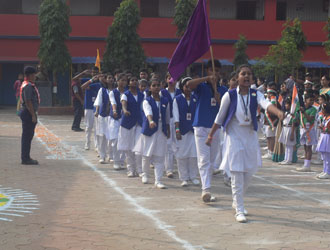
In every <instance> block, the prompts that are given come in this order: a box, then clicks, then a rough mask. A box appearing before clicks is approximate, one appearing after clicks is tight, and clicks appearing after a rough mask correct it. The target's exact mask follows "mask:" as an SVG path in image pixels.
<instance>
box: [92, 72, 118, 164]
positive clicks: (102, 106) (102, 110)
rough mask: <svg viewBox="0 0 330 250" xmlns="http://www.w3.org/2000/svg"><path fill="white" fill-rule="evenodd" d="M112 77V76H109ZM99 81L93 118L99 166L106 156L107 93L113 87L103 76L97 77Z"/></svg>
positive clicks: (108, 103) (108, 101) (108, 102)
mask: <svg viewBox="0 0 330 250" xmlns="http://www.w3.org/2000/svg"><path fill="white" fill-rule="evenodd" d="M110 76H111V77H112V75H110ZM99 81H100V83H101V84H102V87H101V88H100V90H99V92H98V94H97V97H96V100H95V103H94V106H95V107H96V111H95V117H96V118H97V119H98V122H97V125H96V135H97V137H98V140H97V142H98V145H97V149H98V153H99V156H100V160H99V162H100V163H101V164H105V163H106V156H107V151H109V150H108V138H109V134H108V133H109V129H108V125H109V106H110V99H109V93H110V91H111V89H112V87H113V81H112V82H111V81H107V78H106V76H105V75H103V74H101V75H99Z"/></svg>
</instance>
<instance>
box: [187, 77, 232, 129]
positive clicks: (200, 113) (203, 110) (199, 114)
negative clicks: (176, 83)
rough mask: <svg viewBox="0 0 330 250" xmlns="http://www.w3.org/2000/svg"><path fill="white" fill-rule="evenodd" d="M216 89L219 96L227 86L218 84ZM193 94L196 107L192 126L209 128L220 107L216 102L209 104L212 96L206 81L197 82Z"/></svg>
mask: <svg viewBox="0 0 330 250" xmlns="http://www.w3.org/2000/svg"><path fill="white" fill-rule="evenodd" d="M217 90H218V92H219V93H220V98H222V96H223V95H224V94H225V93H226V92H227V88H226V87H223V86H218V87H217ZM194 94H195V95H196V97H197V107H196V113H195V119H194V122H193V127H204V128H211V127H212V125H213V123H214V120H215V117H216V116H217V114H218V112H219V108H220V105H219V104H218V103H216V105H215V106H212V105H211V99H212V98H213V96H214V95H213V91H212V87H211V85H210V84H208V83H201V84H199V85H198V87H197V88H196V90H195V91H194Z"/></svg>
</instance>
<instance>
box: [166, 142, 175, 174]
mask: <svg viewBox="0 0 330 250" xmlns="http://www.w3.org/2000/svg"><path fill="white" fill-rule="evenodd" d="M165 170H166V172H167V173H168V172H173V170H174V152H173V149H172V145H171V144H169V143H167V152H166V154H165Z"/></svg>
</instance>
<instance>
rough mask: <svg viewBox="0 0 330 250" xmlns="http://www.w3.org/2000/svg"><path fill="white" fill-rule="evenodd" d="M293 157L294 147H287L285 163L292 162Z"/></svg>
mask: <svg viewBox="0 0 330 250" xmlns="http://www.w3.org/2000/svg"><path fill="white" fill-rule="evenodd" d="M292 157H293V146H291V145H285V157H284V161H287V162H292Z"/></svg>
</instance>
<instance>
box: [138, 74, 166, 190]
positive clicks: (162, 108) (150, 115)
mask: <svg viewBox="0 0 330 250" xmlns="http://www.w3.org/2000/svg"><path fill="white" fill-rule="evenodd" d="M159 91H160V82H159V81H158V79H152V80H151V86H150V94H151V95H150V96H148V97H147V98H146V100H144V101H143V112H144V116H143V123H142V134H141V136H140V138H139V140H138V142H137V144H136V145H135V147H134V150H133V151H134V152H136V153H139V154H141V155H142V171H143V175H142V183H144V184H146V183H148V178H149V169H150V162H151V161H152V163H153V165H154V171H155V186H156V187H157V188H160V189H163V188H166V186H165V185H164V184H162V183H161V178H162V176H163V174H164V168H165V165H164V162H165V154H166V151H167V138H169V137H170V127H169V121H170V109H169V101H168V100H167V98H165V97H160V95H159Z"/></svg>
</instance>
